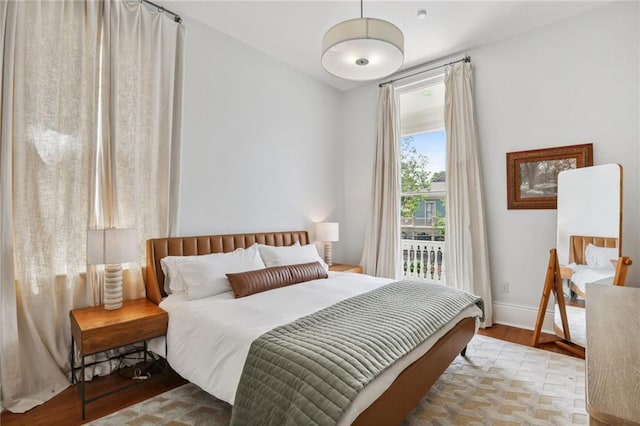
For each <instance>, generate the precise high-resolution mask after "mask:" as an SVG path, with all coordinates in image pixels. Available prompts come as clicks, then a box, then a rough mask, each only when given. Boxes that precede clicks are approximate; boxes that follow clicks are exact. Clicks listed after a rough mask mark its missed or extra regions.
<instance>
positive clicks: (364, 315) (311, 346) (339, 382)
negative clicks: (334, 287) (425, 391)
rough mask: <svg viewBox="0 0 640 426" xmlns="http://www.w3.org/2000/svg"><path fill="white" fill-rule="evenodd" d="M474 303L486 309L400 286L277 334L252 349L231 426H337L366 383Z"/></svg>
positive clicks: (440, 291) (446, 290)
mask: <svg viewBox="0 0 640 426" xmlns="http://www.w3.org/2000/svg"><path fill="white" fill-rule="evenodd" d="M303 285H304V284H303ZM473 304H477V305H478V306H479V307H480V308H481V309H483V310H484V307H483V302H482V299H480V298H479V297H477V296H474V295H471V294H469V293H465V292H463V291H460V290H456V289H452V288H450V287H445V286H443V285H437V284H426V283H420V282H412V281H399V282H395V283H391V284H388V285H386V286H384V287H380V288H378V289H376V290H373V291H370V292H368V293H364V294H361V295H358V296H355V297H352V298H350V299H347V300H344V301H342V302H339V303H337V304H335V305H332V306H329V307H327V308H325V309H323V310H321V311H318V312H315V313H313V314H311V315H309V316H306V317H303V318H300V319H298V320H296V321H294V322H292V323H290V324H287V325H284V326H281V327H278V328H275V329H273V330H271V331H269V332H267V333H265V334H263V335H262V336H260V337H258V338H257V339H256V340H254V341H253V343H252V344H251V348H250V350H249V355H248V356H247V360H246V362H245V365H244V369H243V371H242V376H241V378H240V384H239V385H238V390H237V392H236V397H235V404H234V406H233V414H232V419H231V425H234V426H239V425H274V426H275V425H278V426H283V425H314V424H316V425H335V424H336V423H337V422H338V421H339V420H340V418H341V417H342V415H343V414H344V412H345V410H346V409H347V408H348V407H349V405H350V404H351V403H352V402H353V400H354V399H355V397H356V395H358V393H359V392H360V391H361V390H362V389H363V388H364V387H365V386H366V385H367V384H368V383H369V382H371V380H373V379H374V378H375V377H376V376H378V375H379V374H380V373H381V372H382V371H383V370H384V369H386V368H387V367H389V366H390V365H391V364H393V363H394V362H395V361H396V360H398V359H399V358H401V357H403V356H405V355H406V354H408V353H409V352H411V350H413V349H415V348H416V347H417V346H418V345H420V344H421V343H422V342H424V341H425V340H426V339H427V338H428V337H429V336H431V335H432V334H433V333H435V332H436V331H438V330H439V329H441V328H442V327H443V326H444V325H445V324H447V323H448V322H449V321H451V320H452V319H453V318H454V317H455V316H456V315H458V314H459V313H460V312H461V311H463V310H464V309H465V308H467V307H469V306H471V305H473Z"/></svg>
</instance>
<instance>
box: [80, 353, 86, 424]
mask: <svg viewBox="0 0 640 426" xmlns="http://www.w3.org/2000/svg"><path fill="white" fill-rule="evenodd" d="M80 375H81V377H80V400H81V401H82V420H84V417H85V416H84V403H85V401H84V385H85V383H84V355H82V360H81V370H80Z"/></svg>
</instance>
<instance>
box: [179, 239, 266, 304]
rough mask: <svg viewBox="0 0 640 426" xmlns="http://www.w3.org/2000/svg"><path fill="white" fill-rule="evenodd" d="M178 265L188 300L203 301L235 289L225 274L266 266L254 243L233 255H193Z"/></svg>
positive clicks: (232, 253) (231, 253)
mask: <svg viewBox="0 0 640 426" xmlns="http://www.w3.org/2000/svg"><path fill="white" fill-rule="evenodd" d="M186 259H188V260H185V261H181V262H178V263H177V265H176V266H177V270H178V273H179V276H180V277H181V279H182V282H183V284H184V286H185V288H186V292H187V299H189V300H194V299H202V298H203V297H209V296H214V295H216V294H220V293H224V292H225V291H229V290H231V287H230V286H229V280H228V279H227V277H226V276H225V274H227V273H230V272H244V271H252V270H255V269H263V268H264V263H263V262H262V259H261V258H260V254H259V253H258V247H257V246H256V245H255V244H254V245H252V246H251V247H249V248H247V249H242V248H239V249H236V250H235V251H232V252H230V253H213V254H207V255H202V256H189V257H186Z"/></svg>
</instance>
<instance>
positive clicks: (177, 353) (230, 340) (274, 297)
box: [160, 272, 480, 424]
mask: <svg viewBox="0 0 640 426" xmlns="http://www.w3.org/2000/svg"><path fill="white" fill-rule="evenodd" d="M389 282H391V280H388V279H382V278H374V277H370V276H367V275H362V274H351V273H335V272H331V273H330V276H329V278H328V279H321V280H314V281H309V282H306V283H302V284H298V285H293V286H289V287H283V288H279V289H275V290H270V291H266V292H263V293H258V294H254V295H252V296H248V297H244V298H240V299H234V297H233V292H231V291H230V292H227V293H223V294H219V295H216V296H212V297H208V298H204V299H199V300H192V301H189V300H187V298H186V296H185V295H182V294H179V295H171V296H169V297H167V298H166V299H165V300H164V301H162V303H161V304H160V307H161V308H163V309H164V310H166V311H167V312H168V313H169V328H168V331H167V339H168V352H169V353H168V358H167V359H168V360H169V364H170V365H171V367H172V368H173V369H174V370H175V371H176V372H177V373H178V374H180V375H181V376H182V377H184V378H186V379H187V380H189V381H190V382H192V383H195V384H196V385H198V386H200V387H201V388H202V389H204V390H205V391H207V392H209V393H210V394H212V395H214V396H215V397H217V398H219V399H221V400H224V401H227V402H229V403H230V404H233V402H234V398H235V393H236V389H237V387H238V383H239V381H240V375H241V373H242V368H243V366H244V361H245V359H246V357H247V354H248V353H249V347H250V345H251V342H253V340H255V339H256V338H257V337H259V336H260V335H262V334H263V333H265V332H267V331H269V330H271V329H273V328H275V327H278V326H280V325H284V324H287V323H289V322H291V321H293V320H295V319H297V318H300V317H302V316H305V315H308V314H311V313H313V312H315V311H318V310H320V309H323V308H325V307H327V306H330V305H332V304H335V303H337V302H339V301H341V300H344V299H347V298H349V297H353V296H355V295H358V294H361V293H365V292H367V291H370V290H373V289H375V288H378V287H380V286H382V285H385V284H387V283H389ZM479 314H480V309H479V308H477V307H476V306H475V305H474V306H472V307H469V308H467V309H466V310H465V311H463V312H462V313H461V314H460V315H459V316H458V317H457V318H456V319H454V321H452V322H451V323H450V324H449V325H448V326H447V327H445V328H444V329H442V330H440V331H439V332H438V333H436V334H435V335H433V336H432V337H431V338H430V339H429V340H427V342H425V343H424V344H423V345H421V346H419V347H418V348H416V349H415V350H414V351H413V352H411V353H410V354H409V355H407V356H406V357H405V358H403V359H402V360H400V361H401V362H398V363H396V364H395V365H394V366H392V367H391V368H389V369H388V370H387V371H385V372H384V374H382V375H381V376H380V377H378V378H377V379H376V380H374V381H373V382H372V383H371V385H370V386H368V387H367V388H366V389H365V391H363V392H362V394H361V395H360V396H359V397H358V398H357V399H356V401H354V404H353V406H352V408H351V410H350V412H349V413H346V414H345V418H344V419H343V420H344V422H343V423H347V424H348V423H350V422H351V421H352V420H354V419H355V418H356V417H357V415H358V414H360V412H362V411H363V410H364V409H365V408H366V407H367V406H368V405H369V404H370V403H371V402H373V401H374V400H375V399H376V398H378V396H379V395H380V394H381V393H382V392H383V391H384V390H385V389H386V388H387V387H388V386H389V385H390V384H391V383H392V382H393V380H395V378H396V377H397V376H398V375H399V374H400V372H402V370H403V369H404V368H406V367H407V366H408V365H410V364H411V363H412V362H413V361H415V360H416V359H418V358H419V357H420V356H422V355H423V354H424V353H426V352H427V351H428V350H429V349H430V348H431V346H433V344H434V343H435V342H436V341H437V340H438V339H439V338H440V337H442V336H443V335H444V334H446V333H447V331H449V330H450V329H451V328H453V326H454V325H455V324H456V323H457V322H459V321H460V320H462V319H463V318H466V317H472V316H478V315H479Z"/></svg>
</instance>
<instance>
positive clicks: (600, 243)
mask: <svg viewBox="0 0 640 426" xmlns="http://www.w3.org/2000/svg"><path fill="white" fill-rule="evenodd" d="M589 244H593V245H594V246H596V247H610V248H615V247H618V239H617V238H615V237H585V236H580V235H571V236H570V237H569V263H577V264H578V265H586V264H587V259H586V258H585V254H584V251H585V250H586V249H587V245H589ZM619 251H620V250H618V252H619ZM618 254H619V253H618Z"/></svg>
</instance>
